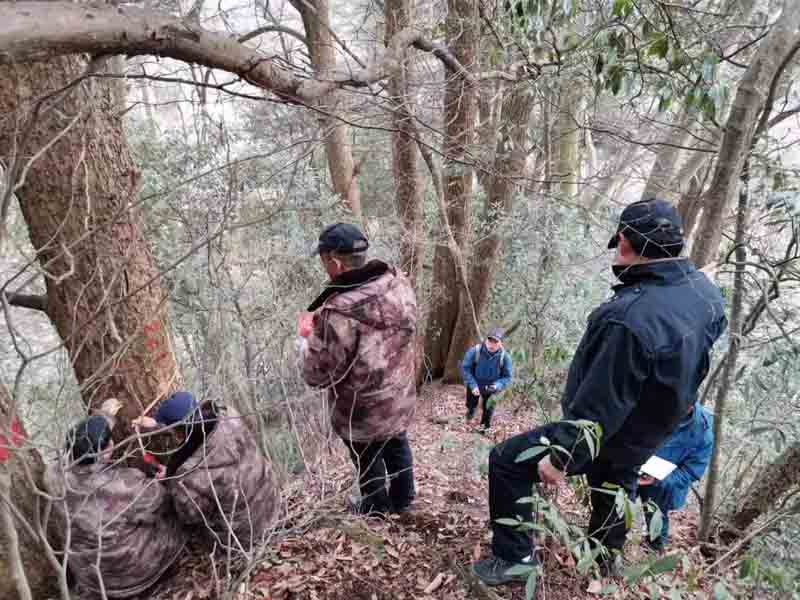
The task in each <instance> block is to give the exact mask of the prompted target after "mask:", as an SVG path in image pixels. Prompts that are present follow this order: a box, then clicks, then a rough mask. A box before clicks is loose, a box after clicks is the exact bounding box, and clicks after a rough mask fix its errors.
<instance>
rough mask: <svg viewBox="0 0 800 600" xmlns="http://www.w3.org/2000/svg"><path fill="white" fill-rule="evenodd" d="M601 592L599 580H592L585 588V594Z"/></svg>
mask: <svg viewBox="0 0 800 600" xmlns="http://www.w3.org/2000/svg"><path fill="white" fill-rule="evenodd" d="M602 590H603V582H602V581H600V580H599V579H593V580H592V581H591V583H589V587H587V588H586V593H587V594H599V593H600V592H601V591H602Z"/></svg>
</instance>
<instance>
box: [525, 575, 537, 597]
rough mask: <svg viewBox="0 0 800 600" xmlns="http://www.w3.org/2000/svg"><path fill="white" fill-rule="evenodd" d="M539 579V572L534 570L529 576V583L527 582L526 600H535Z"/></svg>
mask: <svg viewBox="0 0 800 600" xmlns="http://www.w3.org/2000/svg"><path fill="white" fill-rule="evenodd" d="M538 578H539V570H538V569H534V570H533V571H531V574H530V575H529V576H528V581H526V582H525V600H533V595H534V594H535V593H536V581H537V579H538Z"/></svg>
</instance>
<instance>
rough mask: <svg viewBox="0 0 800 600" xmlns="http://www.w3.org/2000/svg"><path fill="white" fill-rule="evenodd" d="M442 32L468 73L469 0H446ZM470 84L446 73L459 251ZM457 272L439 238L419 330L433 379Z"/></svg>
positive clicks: (455, 295) (468, 172)
mask: <svg viewBox="0 0 800 600" xmlns="http://www.w3.org/2000/svg"><path fill="white" fill-rule="evenodd" d="M447 8H448V13H447V22H446V26H447V35H448V40H449V45H450V51H451V53H452V54H453V55H454V56H455V58H456V59H457V60H458V62H459V63H460V64H461V65H463V66H464V68H466V69H467V70H468V71H472V69H473V63H474V61H475V45H476V38H477V25H476V19H477V15H476V10H475V3H474V2H472V0H448V2H447ZM476 91H477V90H476V88H475V86H474V84H473V83H471V82H469V81H466V80H465V79H464V78H460V77H453V76H452V75H451V74H449V73H448V74H447V81H446V84H445V97H444V122H445V138H444V160H445V165H444V194H445V203H446V205H447V220H448V222H449V224H450V228H451V230H452V233H453V237H454V238H455V241H456V243H457V244H458V246H459V248H461V249H462V250H463V248H464V243H465V240H466V237H467V224H468V222H469V199H470V196H471V195H472V180H473V173H472V169H471V168H469V166H468V165H467V164H466V163H465V159H466V149H467V147H468V146H469V144H471V143H472V140H473V136H474V130H475V113H476V107H477V99H476ZM458 290H460V285H459V280H458V273H457V271H456V265H455V262H454V260H453V255H452V252H451V250H450V249H449V247H448V246H447V242H446V241H440V242H439V243H438V244H437V246H436V250H435V251H434V257H433V295H432V299H431V302H432V309H431V313H430V316H429V317H428V325H427V330H426V332H425V356H426V359H427V366H428V370H429V371H430V376H431V377H433V378H437V377H441V376H442V375H443V374H444V371H445V367H446V365H447V357H448V354H449V352H450V344H451V340H452V338H453V331H454V328H455V325H456V320H457V318H458V313H459V307H460V303H461V292H460V291H458Z"/></svg>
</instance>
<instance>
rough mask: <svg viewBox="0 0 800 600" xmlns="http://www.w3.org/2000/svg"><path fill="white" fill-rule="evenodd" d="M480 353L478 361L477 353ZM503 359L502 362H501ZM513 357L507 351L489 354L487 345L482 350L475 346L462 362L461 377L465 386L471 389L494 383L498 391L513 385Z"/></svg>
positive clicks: (468, 351) (482, 346) (481, 347)
mask: <svg viewBox="0 0 800 600" xmlns="http://www.w3.org/2000/svg"><path fill="white" fill-rule="evenodd" d="M476 352H478V353H479V354H478V356H477V360H476V357H475V353H476ZM501 358H502V360H501ZM511 376H512V372H511V357H510V356H509V354H508V352H507V351H505V350H498V351H497V352H495V353H494V354H492V353H491V352H489V350H488V348H486V344H481V345H480V348H477V349H476V348H475V346H473V347H472V348H470V349H469V350H467V353H466V354H465V355H464V360H463V361H462V362H461V377H462V378H463V379H464V385H465V386H467V387H468V388H469V389H472V388H475V387H480V388H483V386H486V385H489V384H491V383H493V384H494V385H495V386H496V387H497V391H498V392H499V391H500V390H502V389H504V388H506V387H508V385H509V384H510V383H511Z"/></svg>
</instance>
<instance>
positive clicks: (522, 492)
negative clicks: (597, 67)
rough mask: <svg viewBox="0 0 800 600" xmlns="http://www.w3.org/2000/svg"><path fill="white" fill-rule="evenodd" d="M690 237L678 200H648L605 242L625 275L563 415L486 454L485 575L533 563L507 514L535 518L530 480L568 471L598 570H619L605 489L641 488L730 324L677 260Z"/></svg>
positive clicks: (593, 322) (576, 373)
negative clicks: (579, 494) (577, 487)
mask: <svg viewBox="0 0 800 600" xmlns="http://www.w3.org/2000/svg"><path fill="white" fill-rule="evenodd" d="M683 245H684V240H683V231H682V225H681V220H680V217H679V216H678V214H677V213H676V212H675V209H674V208H673V207H672V206H671V205H670V204H668V203H666V202H664V201H662V200H657V199H652V200H647V201H641V202H635V203H633V204H631V205H629V206H628V207H627V208H626V209H625V210H624V211H623V212H622V215H621V216H620V222H619V227H618V228H617V232H616V233H615V234H614V236H613V237H612V238H611V241H610V242H609V244H608V247H609V248H615V249H616V255H615V257H614V265H613V271H614V274H615V275H616V277H617V278H618V279H619V281H620V283H619V284H618V285H616V286H614V292H615V293H614V296H613V297H612V298H611V299H610V300H608V301H607V302H605V303H603V304H602V305H600V306H599V307H598V308H596V309H595V310H594V311H593V312H592V313H591V315H589V320H588V324H587V327H586V332H585V333H584V335H583V339H582V340H581V342H580V344H579V346H578V349H577V350H576V352H575V356H574V358H573V360H572V364H571V366H570V370H569V376H568V378H567V384H566V389H565V390H564V395H563V398H562V401H561V408H562V412H563V419H562V420H561V421H558V422H555V423H549V424H547V425H544V426H542V427H539V428H537V429H534V430H532V431H529V432H527V433H523V434H521V435H517V436H515V437H512V438H509V439H508V440H506V441H505V442H503V443H502V444H499V445H498V446H496V447H495V448H494V449H493V450H492V453H491V455H490V457H489V510H490V515H491V526H492V530H493V534H494V535H493V539H492V554H493V555H492V556H491V557H489V558H486V559H483V560H481V561H478V562H477V563H474V564H473V565H472V569H473V572H474V573H475V574H476V575H477V576H478V577H479V578H480V579H481V580H482V581H483V582H484V583H486V584H488V585H499V584H502V583H507V582H509V581H512V580H514V579H518V578H520V576H519V575H514V574H513V573H514V572H515V571H518V570H515V571H512V574H509V573H508V571H509V569H511V568H512V567H515V566H517V565H521V564H527V565H536V564H537V560H538V559H537V557H536V553H535V552H534V547H533V545H532V540H531V538H530V536H529V533H528V531H527V530H524V529H520V528H518V527H513V526H510V525H506V524H503V522H505V523H508V520H509V519H512V520H513V519H516V518H517V517H518V516H519V517H522V520H523V521H524V522H531V521H532V520H533V515H532V505H531V504H529V503H518V502H517V501H518V500H519V499H521V498H523V497H525V496H530V495H531V488H532V486H533V484H535V483H540V482H542V483H545V484H558V483H560V482H561V481H562V480H563V478H564V476H565V475H580V474H585V475H586V476H587V479H588V482H589V485H590V487H591V488H592V492H591V501H592V514H591V517H590V520H589V531H588V534H589V536H590V543H592V544H593V545H594V544H598V543H599V544H603V546H604V548H605V549H604V550H603V551H602V552H601V553H600V554H599V555H598V559H597V560H598V566H599V567H600V572H601V574H603V575H614V574H617V572H618V568H619V552H620V550H621V549H622V547H623V545H624V543H625V537H626V535H627V528H626V527H625V522H624V519H622V518H620V516H619V515H618V513H617V511H616V509H615V494H613V493H608V492H609V490H610V491H612V492H613V490H614V489H617V490H619V489H620V488H621V489H623V490H624V493H625V494H626V495H627V496H628V497H631V498H632V497H633V496H634V494H635V493H636V486H637V479H638V472H639V467H640V466H641V465H642V464H643V463H644V462H645V461H646V460H647V459H648V458H649V457H650V456H651V455H652V454H653V453H654V452H655V451H656V449H657V448H658V447H659V446H660V445H661V443H662V442H663V441H664V440H665V439H666V438H667V437H668V436H669V435H670V433H671V432H672V431H673V430H674V429H675V428H676V427H677V425H678V424H679V423H680V421H681V419H682V418H683V417H684V415H686V413H687V411H688V410H689V407H690V406H692V405H693V404H694V403H695V402H696V400H697V389H698V387H699V385H700V383H701V382H702V381H703V379H704V378H705V376H706V374H707V373H708V367H709V352H710V350H711V347H712V345H713V344H714V342H715V341H716V340H717V338H718V337H719V336H720V334H721V333H722V332H723V330H724V329H725V326H726V320H725V312H724V301H723V298H722V294H721V293H720V291H719V289H718V288H717V287H716V286H715V285H714V284H712V283H711V282H710V281H709V280H708V278H706V276H705V275H704V274H703V273H701V272H699V271H698V270H697V269H695V267H694V266H693V265H692V264H691V263H690V262H689V261H688V260H686V259H685V258H681V257H680V254H681V251H682V250H683ZM591 431H593V432H595V433H599V436H597V437H598V439H595V437H593V434H592V433H589V432H591ZM535 446H539V447H540V449H537V450H532V449H533V448H534V447H535ZM542 447H543V448H542ZM526 451H528V452H527V453H526V454H525V456H520V455H522V453H523V452H526ZM518 457H519V458H520V460H519V461H518ZM499 519H503V520H504V521H503V522H498V520H499Z"/></svg>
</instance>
